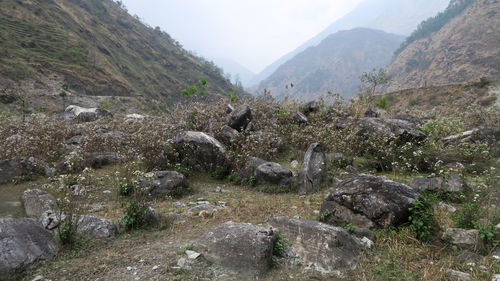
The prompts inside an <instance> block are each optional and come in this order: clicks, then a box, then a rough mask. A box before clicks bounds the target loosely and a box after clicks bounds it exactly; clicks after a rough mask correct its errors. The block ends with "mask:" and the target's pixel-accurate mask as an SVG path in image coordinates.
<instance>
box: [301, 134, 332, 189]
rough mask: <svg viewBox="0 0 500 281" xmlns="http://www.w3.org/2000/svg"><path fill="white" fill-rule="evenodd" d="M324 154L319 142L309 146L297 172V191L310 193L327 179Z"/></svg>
mask: <svg viewBox="0 0 500 281" xmlns="http://www.w3.org/2000/svg"><path fill="white" fill-rule="evenodd" d="M327 176H328V174H327V168H326V156H325V152H324V150H323V147H322V146H321V145H320V144H319V143H313V144H311V145H310V146H309V148H308V149H307V151H306V155H305V156H304V161H303V162H302V166H301V167H300V173H299V193H300V194H310V193H314V192H316V191H318V190H319V189H320V187H321V185H322V184H323V183H324V182H326V180H327Z"/></svg>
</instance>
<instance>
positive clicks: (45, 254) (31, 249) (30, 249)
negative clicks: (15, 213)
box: [0, 218, 58, 280]
mask: <svg viewBox="0 0 500 281" xmlns="http://www.w3.org/2000/svg"><path fill="white" fill-rule="evenodd" d="M0 249H1V250H0V279H1V280H4V279H5V280H12V279H10V278H12V277H13V275H14V274H16V273H18V272H21V271H23V270H24V269H26V268H27V267H28V266H30V265H31V264H33V263H35V262H36V261H41V260H46V259H48V258H50V257H52V256H54V255H55V254H56V252H57V250H58V246H57V242H56V241H55V240H54V237H53V236H52V234H51V233H50V232H48V231H47V230H45V229H43V227H41V226H40V224H39V223H37V222H36V221H34V220H32V219H27V218H23V219H8V218H0Z"/></svg>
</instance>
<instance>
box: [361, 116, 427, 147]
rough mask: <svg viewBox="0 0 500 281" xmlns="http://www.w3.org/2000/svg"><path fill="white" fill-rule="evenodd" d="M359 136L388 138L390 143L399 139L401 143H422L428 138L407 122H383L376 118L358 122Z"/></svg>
mask: <svg viewBox="0 0 500 281" xmlns="http://www.w3.org/2000/svg"><path fill="white" fill-rule="evenodd" d="M357 125H358V127H359V130H358V134H360V135H365V136H366V135H371V136H374V137H383V138H387V140H388V141H391V140H394V139H396V138H397V139H398V140H399V141H400V142H401V143H406V142H420V141H423V140H424V139H425V138H426V137H427V136H426V135H425V134H424V133H423V132H422V131H420V130H419V129H417V127H416V125H415V124H413V123H410V122H408V121H405V120H400V119H387V120H385V121H384V120H381V119H379V118H374V117H363V118H360V119H359V120H358V122H357Z"/></svg>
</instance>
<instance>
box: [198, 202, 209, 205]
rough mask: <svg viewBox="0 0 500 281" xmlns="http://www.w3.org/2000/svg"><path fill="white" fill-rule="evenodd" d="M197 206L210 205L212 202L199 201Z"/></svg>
mask: <svg viewBox="0 0 500 281" xmlns="http://www.w3.org/2000/svg"><path fill="white" fill-rule="evenodd" d="M196 205H210V202H208V201H198V202H196Z"/></svg>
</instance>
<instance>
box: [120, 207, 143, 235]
mask: <svg viewBox="0 0 500 281" xmlns="http://www.w3.org/2000/svg"><path fill="white" fill-rule="evenodd" d="M146 215H147V207H146V205H142V204H139V203H138V202H137V201H130V202H129V203H128V205H127V207H126V208H125V210H124V215H123V217H122V218H121V219H120V223H121V224H123V226H124V227H125V229H127V230H132V229H140V228H142V227H144V226H145V225H146V222H147V221H146Z"/></svg>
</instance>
